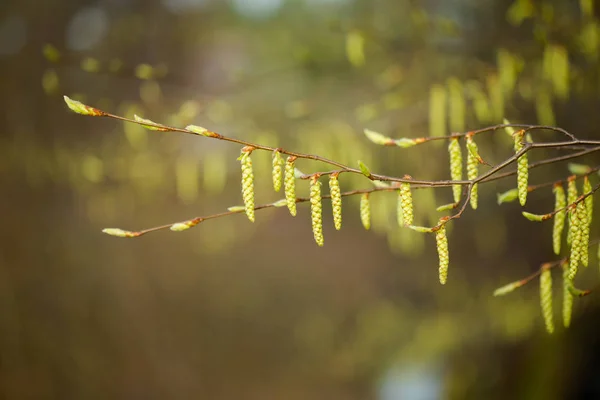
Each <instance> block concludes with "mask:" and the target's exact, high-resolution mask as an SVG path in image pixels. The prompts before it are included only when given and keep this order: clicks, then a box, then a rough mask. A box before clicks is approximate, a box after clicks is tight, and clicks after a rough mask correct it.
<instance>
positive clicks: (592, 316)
mask: <svg viewBox="0 0 600 400" xmlns="http://www.w3.org/2000/svg"><path fill="white" fill-rule="evenodd" d="M594 3H595V2H594V1H593V0H580V1H567V0H563V1H559V0H555V1H552V0H543V1H533V0H516V1H515V0H497V1H493V0H412V1H409V0H387V1H384V0H151V1H142V0H97V1H75V0H72V1H70V0H62V1H59V0H47V1H39V0H21V1H11V0H4V1H2V2H1V4H0V88H1V94H2V95H1V96H0V110H1V111H0V122H1V124H0V126H1V135H0V193H1V196H0V222H1V223H0V393H2V398H6V399H29V398H31V399H96V398H97V399H109V398H110V399H113V398H114V399H292V400H293V399H374V400H375V399H377V400H392V399H447V398H448V399H463V398H473V399H483V398H485V399H493V398H498V399H506V398H523V399H562V398H594V397H596V396H600V386H599V384H598V380H597V376H598V373H599V372H600V371H599V370H600V357H598V356H599V354H600V353H599V351H600V347H599V343H598V338H599V337H600V335H599V332H598V323H597V321H598V317H599V315H598V314H599V313H600V309H599V308H598V300H597V299H596V297H597V296H596V295H595V294H592V295H591V296H588V297H586V298H584V299H576V305H575V316H574V322H573V326H572V327H571V328H570V329H569V330H568V331H565V330H564V329H562V328H561V329H558V330H557V332H556V333H555V334H554V335H553V336H549V335H547V334H546V333H545V332H544V329H543V322H542V321H541V315H540V314H541V313H540V311H539V299H538V296H539V295H538V287H537V283H536V281H534V282H532V283H531V284H530V285H528V286H526V287H524V288H522V289H520V290H518V291H516V292H514V293H512V294H510V295H507V296H505V297H499V298H495V297H492V296H491V293H492V292H493V290H494V288H496V287H498V286H501V285H503V284H505V283H507V282H510V281H514V280H517V279H520V278H522V277H525V276H526V275H528V274H530V273H531V272H533V271H535V270H537V269H538V267H539V264H540V263H542V262H544V261H548V260H552V259H553V255H552V251H551V240H550V229H551V228H550V226H549V224H533V223H530V222H528V221H526V220H524V218H522V217H521V216H520V207H518V205H516V204H505V205H502V206H498V205H497V204H496V193H498V192H502V191H504V190H507V189H510V188H512V187H514V185H515V184H514V182H513V181H512V180H511V179H507V180H502V181H498V182H494V183H490V184H487V185H484V186H482V187H481V188H480V192H481V194H480V208H479V209H478V210H477V211H476V212H473V211H470V210H469V211H467V213H466V214H465V215H464V216H463V217H462V218H461V219H460V220H458V221H456V223H453V224H452V226H451V228H452V229H451V232H450V233H449V241H450V258H451V265H450V274H449V281H448V284H447V285H445V286H443V287H442V286H440V285H439V284H438V281H437V255H436V252H435V243H434V242H433V238H432V237H431V236H427V235H423V234H420V233H416V232H412V231H408V230H406V229H400V228H398V227H397V224H396V216H395V201H396V199H395V196H394V195H393V193H387V194H386V193H379V194H377V195H374V196H373V197H372V202H373V228H372V230H371V231H365V230H364V229H363V228H362V226H361V225H360V220H359V217H358V202H357V199H346V200H344V226H343V228H342V230H341V231H340V232H336V231H335V230H334V229H333V224H332V220H331V216H330V206H329V205H328V204H327V202H325V203H324V207H325V221H324V222H325V247H323V248H318V247H317V246H316V245H315V244H314V241H313V238H312V233H311V227H310V219H309V211H308V207H306V205H303V206H300V207H299V215H298V216H297V217H295V218H292V217H291V216H290V215H289V214H288V213H287V211H286V210H285V209H270V210H263V211H260V212H258V213H257V221H256V223H254V224H251V223H249V222H248V221H247V219H246V218H245V217H244V216H243V215H235V216H232V217H227V218H221V219H217V220H211V221H206V222H204V223H202V224H200V225H199V226H198V227H196V228H194V229H193V230H189V231H186V232H184V233H173V232H170V231H168V230H167V231H162V232H157V233H153V234H149V235H146V236H144V237H142V238H138V239H134V240H125V239H117V238H113V237H109V236H107V235H104V234H102V233H101V230H102V228H105V227H120V228H124V229H132V230H137V229H142V228H148V227H152V226H156V225H161V224H166V223H171V222H176V221H181V220H186V219H189V218H191V217H194V216H199V215H200V216H201V215H209V214H213V213H217V212H222V211H224V210H225V209H226V208H227V207H229V206H235V205H239V204H240V203H241V195H240V184H239V180H240V171H239V162H238V161H236V157H237V156H238V155H239V151H240V148H239V146H236V145H233V144H228V143H223V142H219V141H215V140H211V139H206V138H201V137H187V136H185V135H178V134H174V133H168V134H165V133H158V132H151V131H147V130H144V129H143V128H141V127H139V126H136V125H128V124H123V123H120V122H117V121H113V120H108V119H93V118H84V117H81V116H79V115H75V114H73V113H71V112H69V111H68V109H67V108H66V107H65V104H64V102H63V100H62V95H64V94H66V95H69V96H70V97H72V98H75V99H78V100H81V101H84V102H86V103H88V104H90V105H93V106H96V107H99V108H101V109H104V110H106V111H109V112H113V113H116V114H119V115H125V116H129V117H132V116H133V114H138V115H141V116H143V117H145V118H150V119H152V120H154V121H157V122H164V123H169V124H174V125H177V126H185V125H187V124H196V125H200V126H205V127H207V128H209V129H212V130H215V131H217V132H220V133H222V134H225V135H228V136H233V137H238V138H243V139H246V140H250V141H255V142H258V143H262V144H266V145H271V146H282V147H285V148H288V149H293V150H296V151H301V152H307V153H315V154H319V155H321V156H324V157H327V158H331V159H335V160H338V161H341V162H344V163H346V164H348V165H352V166H355V165H356V162H357V160H358V159H361V160H363V161H364V162H365V163H366V164H367V165H369V166H370V168H371V169H372V170H373V171H377V172H380V173H384V174H394V175H404V174H406V173H408V174H411V175H412V176H414V177H416V178H419V179H447V178H448V176H449V172H448V167H447V163H448V159H447V154H446V150H445V148H444V146H440V145H437V143H435V144H431V145H427V146H421V147H416V148H412V149H398V148H378V147H376V146H375V145H373V144H371V143H370V142H368V141H367V140H366V139H365V138H364V136H363V135H362V130H363V129H364V128H369V129H374V130H378V131H381V132H383V133H385V134H386V135H389V136H393V137H421V136H427V135H444V134H448V133H449V132H452V131H465V130H469V129H475V128H479V127H483V126H486V125H492V124H496V123H500V122H501V121H502V119H503V118H504V117H506V118H508V119H509V120H510V121H511V122H522V123H541V124H548V125H559V126H562V127H564V128H566V129H568V130H570V131H572V132H574V133H576V134H577V135H578V136H579V137H582V138H597V137H598V133H597V127H598V126H599V123H600V121H599V120H600V113H598V109H599V106H600V101H599V100H600V60H599V57H598V55H599V51H600V24H599V19H598V16H599V15H598V13H599V11H598V8H597V7H596V9H595V8H594V6H595V4H594ZM552 137H554V136H552V134H542V135H541V136H540V139H541V140H545V139H550V138H552ZM554 138H556V137H554ZM480 152H481V154H482V156H483V157H484V158H485V159H486V160H487V161H489V162H492V163H493V162H499V161H501V160H502V159H503V158H505V157H507V156H508V155H509V154H510V152H511V139H510V138H509V137H508V136H506V135H505V134H504V133H503V132H498V133H497V134H495V135H490V136H488V137H486V138H485V139H484V140H482V141H481V143H480ZM551 154H555V153H539V154H537V153H536V154H534V155H532V158H533V159H534V160H535V159H538V160H539V159H542V158H544V157H547V156H549V155H551ZM253 159H254V162H255V169H256V187H257V194H256V196H257V201H258V203H264V202H271V201H275V200H277V199H279V198H281V194H277V193H274V192H273V190H272V188H271V186H270V179H271V178H270V169H269V166H270V160H271V155H270V154H268V153H261V152H256V153H254V154H253ZM582 162H588V163H594V162H595V160H594V159H588V160H582ZM298 167H299V168H300V169H302V170H303V171H304V172H314V171H319V170H323V169H325V167H324V166H323V165H320V164H318V163H308V162H304V161H300V162H299V163H298ZM567 174H568V172H567V170H566V167H565V165H555V166H554V165H553V166H548V167H547V168H543V169H538V170H535V172H532V175H531V182H532V183H542V182H546V181H550V180H555V179H560V178H562V177H564V176H566V175H567ZM594 179H596V178H594ZM341 183H342V188H343V189H344V190H350V189H353V188H365V187H369V185H370V183H369V182H368V181H366V180H365V179H360V178H350V177H342V179H341ZM594 183H595V182H594ZM298 190H299V193H301V194H302V193H305V192H306V191H307V185H306V182H300V183H299V189H298ZM450 193H451V191H450V189H440V190H436V191H432V190H419V191H417V192H415V202H416V213H417V216H416V218H417V220H416V223H417V224H418V225H432V224H434V223H435V222H436V221H437V219H438V218H439V216H440V214H439V213H436V212H435V206H436V205H440V204H444V203H448V202H450V201H451V200H450V199H451V194H450ZM552 207H553V200H552V196H551V194H550V192H549V191H547V192H539V193H538V192H535V193H534V194H532V196H531V197H530V199H529V201H528V206H527V209H528V210H529V211H532V212H539V213H542V212H544V213H545V212H548V211H549V210H550V209H551V208H552ZM592 235H593V233H592ZM592 260H593V261H592V267H590V268H589V269H588V270H587V271H585V272H584V273H582V274H581V277H578V282H577V284H578V286H581V287H592V286H593V285H595V284H597V281H598V276H597V275H598V261H597V260H596V258H595V257H594V258H593V259H592ZM559 282H560V280H559V279H558V276H556V284H555V285H556V289H557V297H556V306H555V308H556V317H557V318H556V324H557V325H559V326H560V317H559V308H560V296H558V292H559V289H560V283H559Z"/></svg>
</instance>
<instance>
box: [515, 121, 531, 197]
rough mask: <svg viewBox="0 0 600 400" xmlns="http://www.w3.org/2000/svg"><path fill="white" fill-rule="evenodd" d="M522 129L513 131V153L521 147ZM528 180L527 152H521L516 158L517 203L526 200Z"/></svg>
mask: <svg viewBox="0 0 600 400" xmlns="http://www.w3.org/2000/svg"><path fill="white" fill-rule="evenodd" d="M523 136H524V131H523V130H520V131H518V132H515V133H514V136H513V137H514V141H515V146H514V149H515V154H516V153H518V152H519V151H521V150H522V149H523ZM528 180H529V162H528V160H527V153H524V154H522V155H521V156H520V157H519V158H518V159H517V191H518V194H519V203H520V204H521V206H524V205H525V203H526V202H527V182H528Z"/></svg>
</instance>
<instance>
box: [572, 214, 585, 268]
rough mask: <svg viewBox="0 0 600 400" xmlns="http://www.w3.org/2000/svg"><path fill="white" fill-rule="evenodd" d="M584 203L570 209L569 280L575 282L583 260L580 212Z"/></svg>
mask: <svg viewBox="0 0 600 400" xmlns="http://www.w3.org/2000/svg"><path fill="white" fill-rule="evenodd" d="M582 207H583V203H578V204H577V205H574V206H572V207H570V208H569V232H570V236H571V253H570V254H569V279H571V280H573V279H574V278H575V275H576V274H577V267H578V266H579V261H580V258H581V226H580V219H579V214H580V212H579V210H578V209H580V208H582Z"/></svg>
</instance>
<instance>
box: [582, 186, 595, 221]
mask: <svg viewBox="0 0 600 400" xmlns="http://www.w3.org/2000/svg"><path fill="white" fill-rule="evenodd" d="M589 193H592V184H591V183H590V178H589V177H588V176H587V175H586V176H585V177H584V178H583V194H589ZM585 209H586V211H587V218H588V225H591V224H592V214H593V213H594V198H593V196H592V195H591V194H590V195H589V196H588V197H586V198H585Z"/></svg>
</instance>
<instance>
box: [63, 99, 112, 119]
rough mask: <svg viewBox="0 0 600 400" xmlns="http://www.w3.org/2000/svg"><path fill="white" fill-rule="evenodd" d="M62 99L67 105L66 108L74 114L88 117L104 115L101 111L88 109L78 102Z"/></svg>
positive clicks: (88, 107)
mask: <svg viewBox="0 0 600 400" xmlns="http://www.w3.org/2000/svg"><path fill="white" fill-rule="evenodd" d="M63 99H64V100H65V103H67V107H69V108H70V109H71V111H73V112H76V113H77V114H81V115H86V116H88V117H102V116H104V115H106V113H105V112H104V111H102V110H98V109H97V108H94V107H90V106H88V105H85V104H83V103H82V102H80V101H77V100H73V99H71V98H69V97H67V96H63Z"/></svg>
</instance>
